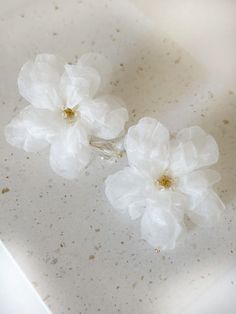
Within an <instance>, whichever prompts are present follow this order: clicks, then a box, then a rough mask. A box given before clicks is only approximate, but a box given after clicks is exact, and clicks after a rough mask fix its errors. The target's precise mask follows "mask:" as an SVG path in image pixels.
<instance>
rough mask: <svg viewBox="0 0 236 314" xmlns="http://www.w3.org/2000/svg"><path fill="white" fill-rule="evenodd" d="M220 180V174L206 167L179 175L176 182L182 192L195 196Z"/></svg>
mask: <svg viewBox="0 0 236 314" xmlns="http://www.w3.org/2000/svg"><path fill="white" fill-rule="evenodd" d="M219 181H220V174H219V173H218V172H217V171H214V170H211V169H207V170H198V171H193V172H191V173H189V174H186V175H184V176H181V177H180V178H179V182H178V189H180V190H181V191H182V192H183V193H185V194H188V195H190V196H192V197H196V201H197V198H198V197H199V196H201V195H202V194H203V193H205V192H206V191H207V190H208V189H209V188H211V187H212V186H213V185H214V184H215V183H217V182H219Z"/></svg>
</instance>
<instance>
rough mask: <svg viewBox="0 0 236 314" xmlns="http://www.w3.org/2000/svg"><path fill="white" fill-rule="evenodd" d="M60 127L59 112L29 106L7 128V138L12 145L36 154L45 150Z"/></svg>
mask: <svg viewBox="0 0 236 314" xmlns="http://www.w3.org/2000/svg"><path fill="white" fill-rule="evenodd" d="M60 127H61V124H60V119H58V113H57V112H54V111H50V110H46V109H37V108H34V107H33V106H28V107H26V108H24V109H23V110H22V111H21V112H20V113H19V115H18V116H17V117H15V118H14V119H13V120H12V121H11V122H10V123H9V124H8V125H7V126H6V127H5V137H6V140H7V141H8V143H10V144H11V145H13V146H16V147H18V148H21V149H24V150H25V151H27V152H35V151H40V150H42V149H43V148H45V147H46V146H47V145H48V143H50V142H51V141H52V139H53V138H54V137H55V136H56V135H57V134H58V133H59V130H60Z"/></svg>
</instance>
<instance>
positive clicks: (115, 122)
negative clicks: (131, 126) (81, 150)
mask: <svg viewBox="0 0 236 314" xmlns="http://www.w3.org/2000/svg"><path fill="white" fill-rule="evenodd" d="M124 106H125V105H124V103H123V101H122V100H121V99H119V98H117V97H115V96H112V95H106V96H103V97H99V98H96V99H94V100H89V101H85V102H83V103H82V104H81V105H80V106H79V112H80V115H81V118H82V119H83V120H85V121H86V122H87V124H88V125H89V127H90V129H91V132H92V135H94V136H96V137H99V138H103V139H106V140H109V139H114V138H116V137H118V136H119V135H120V134H121V133H122V132H123V131H124V127H125V123H126V122H127V120H128V111H127V109H126V108H125V107H124Z"/></svg>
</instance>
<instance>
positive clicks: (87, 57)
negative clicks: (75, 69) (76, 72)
mask: <svg viewBox="0 0 236 314" xmlns="http://www.w3.org/2000/svg"><path fill="white" fill-rule="evenodd" d="M77 64H78V66H79V67H88V68H92V69H95V70H96V71H97V72H98V73H99V75H100V88H99V91H100V90H101V89H102V91H103V93H104V92H108V91H109V90H110V84H109V83H110V80H111V74H112V66H111V63H110V62H109V60H108V59H107V58H105V57H104V56H103V55H101V54H99V53H94V52H89V53H86V54H84V55H83V56H81V57H80V58H79V60H78V63H77Z"/></svg>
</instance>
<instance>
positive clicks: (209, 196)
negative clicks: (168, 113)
mask: <svg viewBox="0 0 236 314" xmlns="http://www.w3.org/2000/svg"><path fill="white" fill-rule="evenodd" d="M125 149H126V152H127V157H128V162H129V167H127V168H125V169H123V170H121V171H119V172H117V173H115V174H113V175H111V176H109V177H108V178H107V180H106V187H105V192H106V195H107V197H108V199H109V201H110V203H111V204H112V206H113V207H115V208H117V209H119V210H123V211H125V210H128V212H129V214H130V216H131V218H132V219H137V218H139V217H141V233H142V238H143V239H145V240H146V241H147V242H148V243H149V244H150V245H152V246H153V247H155V248H158V249H163V250H164V249H172V248H174V247H175V245H176V241H177V240H178V239H179V238H180V236H181V235H182V234H183V232H184V230H185V228H184V215H187V216H188V217H189V218H190V219H191V220H192V221H193V222H194V223H196V224H206V225H211V224H213V223H215V222H216V221H218V219H219V216H220V212H221V210H222V209H223V208H224V205H223V203H222V201H221V200H220V198H219V197H218V196H217V194H216V193H215V192H214V191H213V189H212V186H213V185H214V184H215V183H216V182H218V181H219V180H220V176H219V174H218V173H217V172H216V171H213V170H210V169H207V168H206V167H207V166H210V165H212V164H214V163H216V162H217V160H218V156H219V152H218V146H217V143H216V141H215V140H214V138H213V137H212V136H210V135H208V134H206V133H205V132H204V131H203V130H202V129H201V128H200V127H197V126H194V127H190V128H186V129H183V130H182V131H180V132H179V133H178V134H177V135H176V137H175V139H172V138H170V135H169V131H168V130H167V129H166V128H165V127H164V126H163V125H162V124H161V123H159V122H158V121H157V120H155V119H152V118H143V119H141V120H140V121H139V122H138V124H137V125H135V126H132V127H131V128H130V129H129V131H128V134H127V136H126V139H125Z"/></svg>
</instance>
